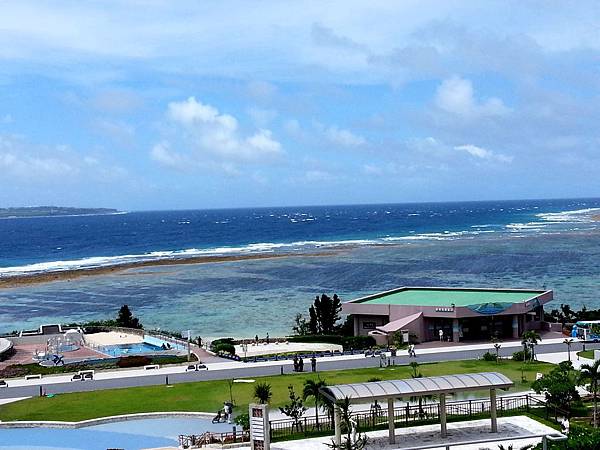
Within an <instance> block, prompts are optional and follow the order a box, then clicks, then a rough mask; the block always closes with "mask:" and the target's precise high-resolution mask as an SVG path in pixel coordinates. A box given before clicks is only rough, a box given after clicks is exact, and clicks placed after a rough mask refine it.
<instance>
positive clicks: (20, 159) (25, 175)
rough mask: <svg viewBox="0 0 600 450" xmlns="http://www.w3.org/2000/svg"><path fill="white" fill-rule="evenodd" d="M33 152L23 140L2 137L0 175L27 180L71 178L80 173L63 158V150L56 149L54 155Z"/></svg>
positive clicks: (0, 139) (0, 142) (0, 144)
mask: <svg viewBox="0 0 600 450" xmlns="http://www.w3.org/2000/svg"><path fill="white" fill-rule="evenodd" d="M40 153H41V152H31V151H29V150H28V149H27V148H26V147H25V142H24V141H23V140H22V139H18V138H14V137H5V136H0V173H2V174H3V176H13V177H16V178H21V179H27V180H32V181H36V180H40V179H47V178H53V179H54V178H59V177H70V176H72V175H75V174H77V173H78V172H79V170H78V168H77V167H75V166H74V165H73V164H72V163H70V162H69V161H67V160H66V158H64V157H63V158H61V157H60V155H61V154H62V153H64V151H63V149H61V148H55V149H54V151H53V152H52V153H54V155H48V156H46V155H43V154H40ZM55 155H56V156H55Z"/></svg>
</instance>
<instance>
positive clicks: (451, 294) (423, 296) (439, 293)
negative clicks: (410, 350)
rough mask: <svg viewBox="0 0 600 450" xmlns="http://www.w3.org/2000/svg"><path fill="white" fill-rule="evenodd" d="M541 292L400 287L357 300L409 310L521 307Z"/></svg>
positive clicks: (357, 301) (541, 291) (541, 292)
mask: <svg viewBox="0 0 600 450" xmlns="http://www.w3.org/2000/svg"><path fill="white" fill-rule="evenodd" d="M545 292H547V291H545V290H524V289H479V288H477V289H473V288H423V287H403V288H399V289H394V290H392V291H387V292H382V293H380V294H374V295H370V296H368V297H363V298H361V299H358V300H354V302H356V303H362V304H369V305H373V304H383V305H412V306H448V307H449V306H451V305H454V306H471V305H480V304H482V303H523V302H526V301H528V300H532V299H534V298H536V297H539V296H540V295H542V294H544V293H545Z"/></svg>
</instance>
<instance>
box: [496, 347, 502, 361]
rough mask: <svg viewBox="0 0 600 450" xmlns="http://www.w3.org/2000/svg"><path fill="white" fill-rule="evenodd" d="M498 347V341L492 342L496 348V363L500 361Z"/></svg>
mask: <svg viewBox="0 0 600 450" xmlns="http://www.w3.org/2000/svg"><path fill="white" fill-rule="evenodd" d="M500 347H502V345H500V344H498V343H495V344H494V348H495V349H496V364H497V363H499V362H500Z"/></svg>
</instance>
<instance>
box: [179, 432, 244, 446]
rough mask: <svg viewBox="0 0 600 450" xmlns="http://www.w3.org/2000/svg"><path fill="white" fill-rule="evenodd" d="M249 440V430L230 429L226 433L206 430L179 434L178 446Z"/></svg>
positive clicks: (225, 443)
mask: <svg viewBox="0 0 600 450" xmlns="http://www.w3.org/2000/svg"><path fill="white" fill-rule="evenodd" d="M249 441H250V432H249V431H239V432H238V431H236V432H232V431H230V432H227V433H213V432H210V431H207V432H205V433H203V434H200V435H194V434H193V435H183V434H180V435H179V446H180V447H181V448H202V447H206V446H208V445H211V444H221V445H227V444H235V443H241V442H249Z"/></svg>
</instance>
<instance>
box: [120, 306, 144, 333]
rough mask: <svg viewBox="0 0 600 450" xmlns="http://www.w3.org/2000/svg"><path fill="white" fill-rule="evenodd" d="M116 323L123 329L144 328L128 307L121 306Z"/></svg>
mask: <svg viewBox="0 0 600 450" xmlns="http://www.w3.org/2000/svg"><path fill="white" fill-rule="evenodd" d="M115 323H116V325H117V326H118V327H123V328H143V327H142V324H141V323H140V320H139V319H138V318H137V317H134V316H133V313H132V312H131V310H130V309H129V306H127V305H123V306H121V309H119V313H118V314H117V320H116V321H115Z"/></svg>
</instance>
